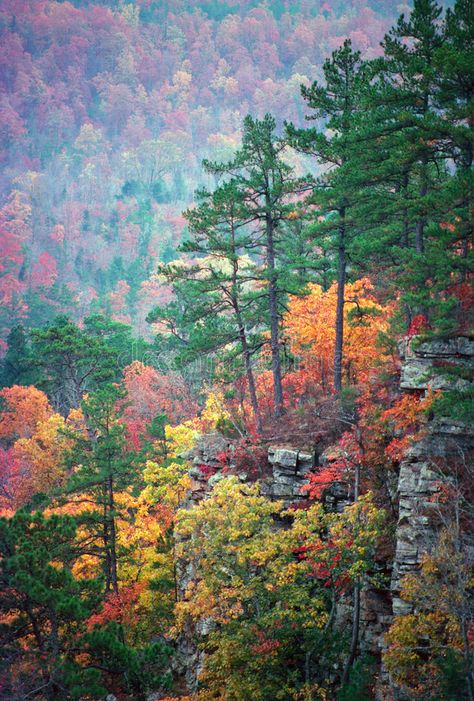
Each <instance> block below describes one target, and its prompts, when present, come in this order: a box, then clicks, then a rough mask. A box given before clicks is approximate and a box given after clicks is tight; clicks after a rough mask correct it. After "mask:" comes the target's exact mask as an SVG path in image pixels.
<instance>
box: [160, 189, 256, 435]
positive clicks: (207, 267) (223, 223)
mask: <svg viewBox="0 0 474 701" xmlns="http://www.w3.org/2000/svg"><path fill="white" fill-rule="evenodd" d="M198 201H199V205H198V206H197V207H196V208H195V209H190V210H188V211H187V212H185V214H184V216H185V218H186V219H187V220H188V223H189V238H188V239H187V240H186V242H185V243H184V244H183V245H182V246H181V251H184V252H186V253H187V254H189V255H191V256H192V262H190V263H189V265H182V264H174V265H168V266H162V267H161V268H160V271H161V273H164V274H165V275H166V277H167V279H168V281H169V282H170V283H171V284H172V285H173V290H174V293H175V298H176V299H175V301H174V302H173V303H172V304H171V305H169V306H168V308H167V309H163V310H160V309H158V308H157V309H155V310H154V311H153V312H152V313H151V314H150V316H149V319H150V320H153V321H156V320H158V319H161V320H162V321H165V322H166V321H168V323H170V322H171V324H172V325H173V324H176V322H177V321H178V322H179V336H180V338H181V339H182V345H184V349H183V351H182V353H183V354H184V357H185V358H186V359H188V360H193V359H195V358H199V357H200V356H202V355H207V354H215V353H216V352H219V351H222V352H223V353H224V359H225V360H226V361H227V362H225V363H224V365H225V366H226V367H227V374H228V375H230V377H231V379H235V374H234V373H232V366H233V365H235V363H234V362H232V361H233V360H235V359H239V358H241V359H242V360H241V362H239V368H240V366H241V365H243V368H244V372H245V375H246V379H247V384H248V389H249V394H250V400H251V404H252V409H253V414H254V420H255V424H256V427H257V430H258V431H259V432H260V431H261V428H262V426H261V418H260V412H259V408H258V399H257V391H256V386H255V378H254V372H253V369H252V357H253V355H254V353H255V352H256V351H257V350H258V349H259V347H260V346H261V344H262V341H261V339H260V334H259V333H258V327H259V325H261V324H262V321H263V318H264V313H263V310H262V296H263V295H262V293H261V291H259V290H258V289H257V290H256V289H255V280H256V279H257V277H258V276H257V273H256V270H255V265H254V264H253V262H252V261H251V259H250V257H249V254H250V253H251V252H252V249H253V247H254V244H253V240H252V236H251V231H250V229H249V228H248V223H249V222H248V212H247V211H246V208H245V206H244V198H243V195H242V193H241V192H240V191H239V188H238V186H237V184H236V182H235V181H234V180H230V181H229V182H227V183H224V184H223V185H221V186H220V187H217V188H216V189H215V190H214V192H212V193H210V192H207V191H201V192H199V193H198ZM178 305H179V306H180V307H181V310H182V313H181V314H180V315H179V316H178V317H177V316H176V309H177V306H178ZM229 347H230V348H231V350H230V352H229ZM229 366H231V367H230V368H229ZM229 370H230V372H229ZM238 372H240V369H239V370H238Z"/></svg>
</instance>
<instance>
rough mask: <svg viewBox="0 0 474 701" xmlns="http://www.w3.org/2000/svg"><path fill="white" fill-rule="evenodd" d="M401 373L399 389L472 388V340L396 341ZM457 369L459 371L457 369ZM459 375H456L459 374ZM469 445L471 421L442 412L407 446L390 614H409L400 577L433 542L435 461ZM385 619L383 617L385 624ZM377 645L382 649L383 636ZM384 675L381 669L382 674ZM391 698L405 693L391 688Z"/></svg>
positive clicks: (473, 432)
mask: <svg viewBox="0 0 474 701" xmlns="http://www.w3.org/2000/svg"><path fill="white" fill-rule="evenodd" d="M400 350H401V355H402V361H403V364H402V372H401V382H400V386H401V388H402V389H405V390H408V391H410V390H425V391H426V390H427V389H428V388H431V389H439V390H441V391H443V390H452V389H458V390H463V391H464V390H467V389H472V388H473V379H472V378H473V370H474V341H473V340H472V339H469V338H466V337H459V338H451V339H445V340H434V341H426V342H423V343H419V344H417V343H416V340H415V341H414V342H408V341H407V342H404V343H403V344H401V349H400ZM459 371H461V372H459ZM460 375H461V377H460ZM473 449H474V426H468V425H467V424H465V423H462V422H461V421H454V420H453V419H452V418H448V417H442V416H441V417H440V416H438V417H436V418H435V419H432V420H430V421H428V423H427V426H426V432H425V436H424V437H423V438H422V439H421V440H419V441H417V442H416V443H414V444H413V445H412V446H410V448H409V449H408V450H407V452H406V455H405V458H404V460H403V461H402V463H401V464H400V473H399V479H398V503H399V518H398V524H397V529H396V534H395V538H396V548H395V557H394V562H393V571H392V581H391V593H392V612H393V615H394V616H398V615H404V614H408V613H411V611H412V610H413V609H412V605H411V604H410V603H409V602H407V601H404V600H403V599H402V598H401V597H400V589H401V583H402V579H403V577H404V576H405V575H407V574H410V573H416V572H417V571H418V570H419V568H420V565H421V561H422V558H423V555H424V554H425V553H427V552H429V551H430V550H431V549H432V547H433V546H434V545H435V544H436V542H437V537H438V529H439V526H438V522H437V520H436V519H435V518H433V516H434V514H435V510H436V504H435V503H434V502H433V495H434V494H435V493H436V492H437V491H438V490H439V483H440V481H444V480H449V477H447V476H445V475H443V474H440V471H439V468H438V466H439V465H440V464H444V465H446V467H447V468H448V469H447V470H446V472H449V465H450V464H452V462H453V460H455V459H456V458H457V456H458V455H459V453H460V451H461V452H462V453H464V454H467V452H468V451H470V450H473ZM389 623H390V619H389V620H388V624H389ZM379 645H380V646H381V647H382V648H383V645H384V642H383V636H381V637H380V641H379ZM384 677H385V679H386V680H387V679H388V675H386V674H385V672H384V670H382V678H384ZM393 690H394V693H395V696H394V698H395V697H396V698H397V699H399V700H400V701H402V700H403V699H405V696H404V695H403V694H402V693H401V691H400V690H399V689H395V688H394V689H393Z"/></svg>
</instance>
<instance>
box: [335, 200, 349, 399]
mask: <svg viewBox="0 0 474 701" xmlns="http://www.w3.org/2000/svg"><path fill="white" fill-rule="evenodd" d="M340 216H341V224H340V227H339V247H338V272H337V303H336V343H335V347H334V391H335V392H336V393H337V394H339V393H340V391H341V389H342V360H343V345H344V294H345V289H346V265H347V262H346V241H345V234H346V222H345V209H342V210H341V212H340Z"/></svg>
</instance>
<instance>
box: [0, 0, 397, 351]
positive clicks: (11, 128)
mask: <svg viewBox="0 0 474 701" xmlns="http://www.w3.org/2000/svg"><path fill="white" fill-rule="evenodd" d="M395 16H396V11H395V8H392V7H391V3H390V2H386V3H380V2H377V3H366V2H353V3H349V4H346V3H341V2H333V3H319V2H315V3H314V2H291V3H285V2H279V3H273V2H272V3H267V4H265V3H261V2H239V3H233V2H219V1H218V2H207V3H206V2H179V1H176V2H146V1H143V2H141V1H140V2H133V3H126V2H96V3H89V2H76V3H71V2H56V1H54V2H42V1H41V2H39V1H38V0H31V2H19V0H2V3H1V6H0V31H1V42H2V49H3V50H2V58H1V59H0V61H1V66H0V81H1V92H2V102H1V108H0V109H1V112H0V114H1V122H2V128H1V132H0V138H1V147H0V159H1V164H2V175H1V176H0V191H1V207H2V212H1V215H2V220H1V221H2V228H1V231H2V234H1V235H2V238H1V252H2V258H3V259H4V261H5V262H4V264H3V269H2V277H1V281H0V284H1V292H0V294H1V299H2V318H1V326H2V338H3V340H5V334H6V333H7V332H8V329H9V328H11V326H13V325H14V324H15V323H17V322H19V321H21V322H22V323H25V324H27V325H28V326H35V325H38V324H43V323H45V322H46V321H49V320H51V319H52V318H53V317H54V316H55V315H56V314H58V313H60V312H67V313H68V314H70V315H72V316H73V318H74V319H76V320H80V319H82V318H83V317H84V316H85V315H86V314H87V313H89V312H90V311H103V312H106V313H107V314H111V315H112V316H113V317H114V318H117V319H118V320H121V321H125V322H127V323H130V322H131V321H133V325H134V327H135V328H136V329H137V330H138V331H139V332H140V333H141V334H143V333H146V332H147V327H146V324H145V323H144V318H145V316H146V314H147V313H148V311H149V310H150V309H151V308H152V307H153V305H154V303H156V301H158V300H161V299H163V296H164V295H166V291H165V290H163V289H161V287H160V285H159V280H158V279H157V277H156V263H157V261H159V260H161V261H165V262H166V261H170V260H172V259H174V258H175V257H176V248H177V246H178V245H179V243H180V241H181V239H182V236H183V229H184V226H185V223H184V221H183V218H182V217H181V212H182V210H183V209H184V208H185V207H186V206H187V205H188V204H189V203H190V202H191V201H192V199H193V193H194V190H195V189H196V187H197V186H198V185H199V184H202V183H203V174H202V170H201V160H202V158H203V157H205V156H209V157H213V158H215V157H217V158H226V157H227V156H229V155H230V154H231V153H232V150H233V149H234V148H236V146H237V145H238V143H239V139H240V133H241V124H242V119H243V118H244V117H245V115H246V114H247V113H250V112H251V113H252V114H254V115H255V116H258V117H263V115H264V114H265V113H266V112H272V113H273V114H275V116H276V118H277V120H278V124H279V127H281V125H282V123H283V120H285V119H289V120H292V121H294V122H295V123H298V124H301V123H302V121H303V114H304V106H303V103H302V101H301V100H300V96H299V86H300V84H301V83H305V84H309V83H310V82H311V81H312V80H314V79H315V78H316V77H318V76H320V74H321V65H322V61H323V59H324V58H325V57H326V56H327V55H329V54H330V52H331V51H332V50H333V49H334V48H336V47H337V46H339V44H340V43H341V42H342V41H343V39H344V38H345V37H346V36H347V37H350V38H351V40H352V41H353V44H354V47H355V48H357V49H360V50H361V51H362V52H363V55H364V57H367V58H372V57H373V56H375V55H377V54H378V53H380V50H379V47H378V42H379V41H380V39H381V38H382V36H383V33H384V30H386V29H387V28H388V26H389V22H390V20H392V19H393V18H394V17H395Z"/></svg>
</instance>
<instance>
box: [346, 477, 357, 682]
mask: <svg viewBox="0 0 474 701" xmlns="http://www.w3.org/2000/svg"><path fill="white" fill-rule="evenodd" d="M359 491H360V465H359V464H356V466H355V475H354V502H356V501H357V500H358V499H359ZM353 606H354V609H353V612H352V634H351V648H350V651H349V657H348V658H347V662H346V665H345V667H344V672H343V674H342V684H347V682H348V681H349V675H350V672H351V669H352V665H353V664H354V660H355V658H356V655H357V648H358V646H359V628H360V579H359V578H357V579H356V581H355V583H354V590H353Z"/></svg>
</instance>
